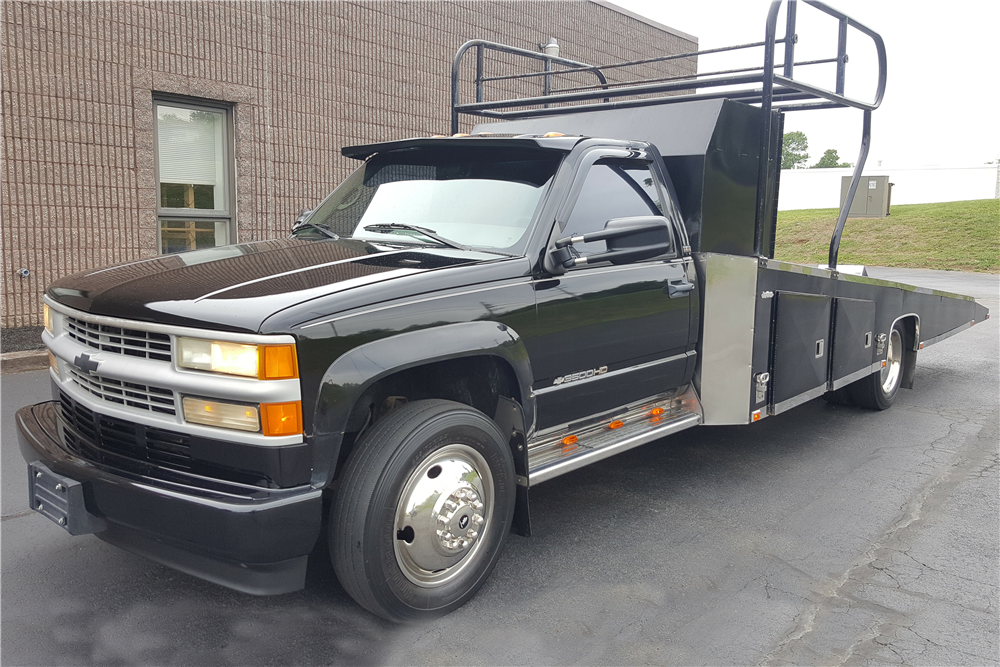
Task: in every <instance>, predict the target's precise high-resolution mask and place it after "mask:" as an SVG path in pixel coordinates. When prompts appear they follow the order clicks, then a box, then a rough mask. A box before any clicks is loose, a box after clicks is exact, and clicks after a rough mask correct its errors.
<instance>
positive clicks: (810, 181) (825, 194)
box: [778, 164, 1000, 211]
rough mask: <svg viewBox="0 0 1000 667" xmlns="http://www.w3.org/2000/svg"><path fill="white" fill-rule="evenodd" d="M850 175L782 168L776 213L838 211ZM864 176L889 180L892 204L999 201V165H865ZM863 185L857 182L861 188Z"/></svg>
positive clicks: (842, 171)
mask: <svg viewBox="0 0 1000 667" xmlns="http://www.w3.org/2000/svg"><path fill="white" fill-rule="evenodd" d="M853 173H854V170H853V169H782V170H781V183H780V186H779V190H778V210H779V211H792V210H796V209H802V208H839V207H840V181H841V179H842V178H843V177H844V176H850V175H852V174H853ZM864 175H865V176H888V177H889V182H890V183H893V186H892V205H897V204H932V203H936V202H948V201H966V200H970V199H994V198H1000V165H992V164H988V165H979V166H974V167H912V168H907V167H900V168H889V169H886V168H872V167H870V166H868V168H866V169H865V171H864ZM864 182H865V181H864V180H862V181H861V183H862V185H863V184H864ZM859 189H860V188H859Z"/></svg>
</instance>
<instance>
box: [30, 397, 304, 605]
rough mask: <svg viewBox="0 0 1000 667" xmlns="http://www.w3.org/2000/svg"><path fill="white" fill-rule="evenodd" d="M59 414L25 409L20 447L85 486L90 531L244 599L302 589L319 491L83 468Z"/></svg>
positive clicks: (40, 407)
mask: <svg viewBox="0 0 1000 667" xmlns="http://www.w3.org/2000/svg"><path fill="white" fill-rule="evenodd" d="M58 405H59V404H58V402H56V401H50V402H47V403H39V404H37V405H33V406H27V407H24V408H21V409H20V410H18V412H17V415H16V420H17V432H18V438H17V439H18V446H19V447H20V449H21V454H22V456H24V459H25V460H26V461H27V462H28V463H29V464H31V463H36V462H37V463H40V464H42V465H44V466H45V467H46V468H47V469H49V470H51V471H53V472H54V473H56V475H57V476H59V475H61V476H63V477H65V478H68V479H69V480H72V481H76V482H80V483H81V487H82V497H83V504H84V506H85V510H86V512H87V514H88V515H90V516H91V517H93V519H94V521H88V522H85V523H86V524H87V525H93V526H96V528H94V530H100V532H97V533H96V535H97V536H98V537H99V538H101V539H102V540H105V541H106V542H109V543H111V544H115V545H117V546H120V547H122V548H124V549H127V550H129V551H132V552H135V553H138V554H141V555H143V556H147V557H148V558H151V559H153V560H155V561H158V562H160V563H163V564H164V565H167V566H169V567H172V568H175V569H177V570H180V571H182V572H187V573H188V574H191V575H194V576H196V577H199V578H201V579H205V580H208V581H212V582H214V583H217V584H221V585H223V586H227V587H229V588H233V589H236V590H239V591H243V592H246V593H252V594H255V595H273V594H278V593H287V592H290V591H295V590H299V589H301V588H302V587H303V585H304V583H305V572H306V561H307V558H308V555H309V553H310V552H311V551H312V549H313V546H314V545H315V544H316V540H317V539H318V537H319V532H320V525H321V523H322V495H321V494H322V492H321V490H320V489H314V488H312V487H311V486H300V487H295V488H291V489H264V488H258V487H240V486H237V485H232V486H231V487H226V486H224V485H219V484H213V485H200V484H199V482H200V481H202V480H201V478H199V477H198V476H196V475H189V476H187V477H188V479H185V477H184V476H178V475H177V474H172V475H171V476H170V477H169V478H163V479H161V478H153V477H148V476H145V475H141V474H136V473H131V472H126V471H122V470H116V469H113V468H110V467H107V466H103V465H100V464H97V463H93V462H90V461H86V460H83V459H81V458H80V457H79V456H77V455H75V454H74V453H72V452H70V451H68V450H67V449H66V448H65V447H64V446H63V445H62V442H63V439H62V438H61V437H60V428H61V425H60V422H59V418H58V417H57V414H58ZM50 518H51V517H50ZM76 525H80V524H79V523H78V522H77V523H76Z"/></svg>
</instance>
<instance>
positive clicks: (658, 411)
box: [649, 408, 666, 417]
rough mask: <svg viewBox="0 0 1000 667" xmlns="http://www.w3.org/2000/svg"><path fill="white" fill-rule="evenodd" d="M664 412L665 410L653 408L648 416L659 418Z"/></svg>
mask: <svg viewBox="0 0 1000 667" xmlns="http://www.w3.org/2000/svg"><path fill="white" fill-rule="evenodd" d="M664 412H666V410H664V409H663V408H653V409H652V410H650V411H649V416H650V417H659V416H660V415H662V414H663V413H664Z"/></svg>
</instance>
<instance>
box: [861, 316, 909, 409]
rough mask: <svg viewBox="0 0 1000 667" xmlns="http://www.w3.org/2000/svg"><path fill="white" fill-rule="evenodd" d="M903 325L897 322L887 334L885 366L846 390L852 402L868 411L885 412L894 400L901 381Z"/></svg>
mask: <svg viewBox="0 0 1000 667" xmlns="http://www.w3.org/2000/svg"><path fill="white" fill-rule="evenodd" d="M903 338H904V337H903V325H902V324H900V323H899V322H897V323H896V324H894V325H893V326H892V331H890V332H889V338H888V340H887V341H886V345H887V346H888V349H887V350H886V355H885V365H884V366H882V368H881V369H880V370H878V371H876V372H874V373H872V374H871V375H869V376H868V377H866V378H863V379H861V380H858V381H857V382H855V383H853V384H851V385H848V386H847V390H848V393H849V395H850V398H851V399H852V401H853V402H854V403H855V404H856V405H859V406H861V407H863V408H868V409H870V410H887V409H889V408H890V407H891V406H892V404H893V402H894V401H895V400H896V393H897V392H898V391H899V385H900V384H901V382H902V380H903V355H904V354H906V351H905V350H904V349H903Z"/></svg>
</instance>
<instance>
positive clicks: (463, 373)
mask: <svg viewBox="0 0 1000 667" xmlns="http://www.w3.org/2000/svg"><path fill="white" fill-rule="evenodd" d="M501 396H505V397H507V398H510V399H512V400H514V401H516V402H518V403H520V402H521V391H520V388H519V385H518V382H517V375H516V374H515V373H514V369H513V368H511V366H510V364H508V363H507V362H506V361H505V360H503V359H501V358H500V357H496V356H493V355H479V356H469V357H459V358H456V359H446V360H444V361H437V362H433V363H429V364H424V365H421V366H414V367H412V368H407V369H405V370H401V371H398V372H396V373H393V374H391V375H387V376H385V377H383V378H380V379H379V380H377V381H376V382H374V383H373V384H372V385H371V386H370V387H368V388H367V389H365V391H364V393H363V394H361V396H360V397H359V398H358V400H357V401H356V402H355V404H354V407H353V408H352V409H351V414H350V417H348V420H347V426H346V427H345V433H344V440H343V443H342V444H341V448H340V456H339V461H338V463H337V473H339V472H340V470H341V469H342V465H341V464H342V463H343V462H344V461H345V460H346V459H347V457H348V456H349V455H350V452H351V450H352V449H353V448H354V443H355V442H356V441H357V439H358V438H359V437H360V436H361V435H362V434H363V433H364V431H365V430H366V429H367V428H368V427H369V426H371V425H372V424H374V423H375V422H376V421H378V420H379V419H381V418H382V417H385V415H387V414H388V413H389V412H391V411H392V410H393V409H395V408H396V407H398V406H400V405H403V404H405V403H408V402H412V401H419V400H422V399H426V398H443V399H446V400H450V401H455V402H457V403H464V404H465V405H468V406H470V407H473V408H475V409H477V410H479V411H480V412H482V413H483V414H485V415H486V416H487V417H489V418H490V419H493V416H494V414H496V410H497V402H498V400H499V398H500V397H501Z"/></svg>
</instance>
